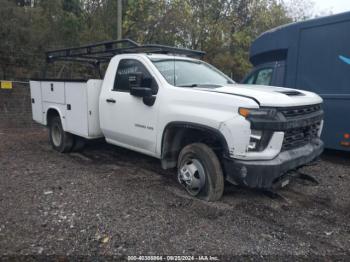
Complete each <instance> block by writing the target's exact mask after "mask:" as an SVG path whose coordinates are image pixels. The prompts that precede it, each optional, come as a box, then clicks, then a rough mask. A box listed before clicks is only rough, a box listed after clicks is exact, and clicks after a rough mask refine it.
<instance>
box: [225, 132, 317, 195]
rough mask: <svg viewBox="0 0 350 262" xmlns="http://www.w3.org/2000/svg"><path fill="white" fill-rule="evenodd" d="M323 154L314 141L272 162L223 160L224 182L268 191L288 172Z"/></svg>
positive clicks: (284, 153)
mask: <svg viewBox="0 0 350 262" xmlns="http://www.w3.org/2000/svg"><path fill="white" fill-rule="evenodd" d="M322 152H323V142H322V141H321V140H320V139H318V138H317V139H314V140H312V141H311V142H310V143H308V144H306V145H304V146H302V147H299V148H295V149H291V150H288V151H284V152H281V153H280V154H278V155H277V156H276V157H275V158H274V159H272V160H258V161H249V160H236V159H229V158H225V159H224V163H223V164H224V170H225V175H226V180H228V181H229V182H232V183H235V184H240V185H245V186H248V187H251V188H260V189H270V188H272V187H273V186H274V185H275V184H276V183H277V182H278V181H280V179H281V177H283V176H284V175H285V174H286V173H287V172H288V171H291V170H293V169H296V168H298V167H301V166H303V165H305V164H307V163H310V162H311V161H313V160H314V159H315V158H317V157H318V156H319V155H321V153H322Z"/></svg>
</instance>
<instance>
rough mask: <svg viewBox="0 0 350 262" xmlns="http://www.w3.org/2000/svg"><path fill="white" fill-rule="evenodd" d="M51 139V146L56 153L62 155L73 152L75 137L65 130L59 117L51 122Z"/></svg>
mask: <svg viewBox="0 0 350 262" xmlns="http://www.w3.org/2000/svg"><path fill="white" fill-rule="evenodd" d="M49 137H50V142H51V145H52V147H53V149H55V150H56V151H58V152H61V153H66V152H69V151H71V149H72V147H73V135H72V134H70V133H68V132H65V131H64V130H63V127H62V123H61V119H60V117H59V116H55V117H53V118H52V119H51V121H50V124H49Z"/></svg>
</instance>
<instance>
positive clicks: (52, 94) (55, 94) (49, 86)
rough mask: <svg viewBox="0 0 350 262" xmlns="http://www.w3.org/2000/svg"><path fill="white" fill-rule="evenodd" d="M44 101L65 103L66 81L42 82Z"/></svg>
mask: <svg viewBox="0 0 350 262" xmlns="http://www.w3.org/2000/svg"><path fill="white" fill-rule="evenodd" d="M41 88H42V95H43V101H45V102H50V103H57V104H64V103H65V94H64V82H49V81H45V82H41Z"/></svg>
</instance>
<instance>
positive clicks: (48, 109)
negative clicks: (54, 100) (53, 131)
mask: <svg viewBox="0 0 350 262" xmlns="http://www.w3.org/2000/svg"><path fill="white" fill-rule="evenodd" d="M50 110H54V111H56V112H57V114H58V115H59V117H60V119H61V123H62V128H63V130H64V131H66V121H65V116H64V115H63V114H62V112H61V109H60V108H59V107H57V106H50V107H49V108H47V110H46V112H45V118H44V125H46V126H47V125H48V121H47V120H48V119H47V117H48V112H49V111H50Z"/></svg>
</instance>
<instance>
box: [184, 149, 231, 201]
mask: <svg viewBox="0 0 350 262" xmlns="http://www.w3.org/2000/svg"><path fill="white" fill-rule="evenodd" d="M177 168H178V180H179V182H180V184H181V185H182V186H184V187H185V189H186V191H187V192H188V193H189V194H190V195H192V196H194V197H198V198H200V199H203V200H206V201H216V200H219V199H220V198H221V196H222V194H223V191H224V176H223V172H222V169H221V165H220V161H219V159H218V158H217V156H216V154H215V153H214V151H213V150H212V149H211V148H210V147H209V146H207V145H205V144H202V143H194V144H190V145H187V146H185V147H184V148H183V149H182V150H181V152H180V154H179V159H178V167H177Z"/></svg>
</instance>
